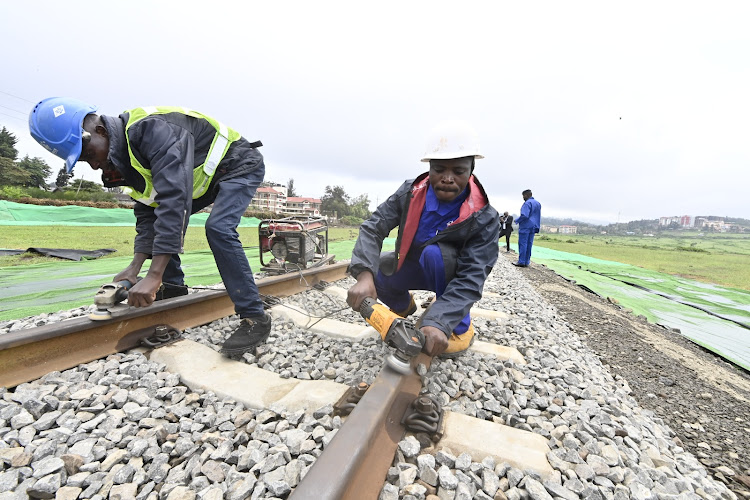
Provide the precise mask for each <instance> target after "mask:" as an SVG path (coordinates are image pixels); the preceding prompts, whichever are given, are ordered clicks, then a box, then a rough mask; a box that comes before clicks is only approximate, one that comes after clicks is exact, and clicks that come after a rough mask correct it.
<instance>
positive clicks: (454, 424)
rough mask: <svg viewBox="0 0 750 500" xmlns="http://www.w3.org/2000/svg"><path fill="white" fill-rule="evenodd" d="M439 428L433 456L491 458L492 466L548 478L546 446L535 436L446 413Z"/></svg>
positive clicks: (547, 449) (540, 438) (544, 441)
mask: <svg viewBox="0 0 750 500" xmlns="http://www.w3.org/2000/svg"><path fill="white" fill-rule="evenodd" d="M443 424H444V425H443V438H442V439H441V440H440V441H439V442H438V443H437V444H436V445H435V451H436V452H437V451H439V450H445V451H447V452H450V453H451V454H453V455H455V456H458V455H460V454H461V453H468V454H469V455H471V459H472V460H473V461H475V462H481V461H482V460H483V459H484V458H485V457H488V456H491V457H494V459H495V462H496V463H501V462H507V463H509V464H511V465H512V466H513V467H516V468H518V469H521V470H526V469H531V470H534V471H536V472H538V473H539V474H540V475H541V476H542V477H547V476H549V475H550V474H552V466H551V465H550V464H549V462H548V461H547V453H549V451H550V450H549V446H548V445H547V440H546V439H544V438H543V437H542V436H540V435H539V434H535V433H533V432H528V431H522V430H520V429H515V428H513V427H508V426H507V425H501V424H496V423H493V422H489V421H487V420H481V419H478V418H474V417H468V416H466V415H461V414H460V413H453V412H450V411H449V412H445V415H444V417H443Z"/></svg>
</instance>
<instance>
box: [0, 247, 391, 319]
mask: <svg viewBox="0 0 750 500" xmlns="http://www.w3.org/2000/svg"><path fill="white" fill-rule="evenodd" d="M394 244H395V239H393V238H389V239H387V240H386V241H385V242H384V245H383V249H384V250H392V249H393V247H394ZM353 248H354V241H334V242H329V244H328V252H329V254H332V255H335V256H336V260H338V261H341V260H348V259H350V258H351V255H352V249H353ZM245 254H246V255H247V257H248V260H249V261H250V267H251V268H252V269H253V271H255V272H257V271H260V258H259V256H258V247H252V248H246V249H245ZM264 258H265V259H266V260H267V258H266V257H264ZM180 259H181V260H182V268H183V270H184V272H185V283H186V284H187V285H188V286H196V287H197V286H208V285H213V284H216V283H220V282H221V276H219V270H218V269H217V268H216V263H215V262H214V257H213V254H212V253H211V251H210V250H202V251H195V252H186V253H184V254H182V255H180ZM131 260H132V256H123V257H112V258H108V259H100V260H88V261H80V262H51V263H44V264H32V265H28V266H12V267H0V283H2V287H0V320H8V319H17V318H24V317H27V316H36V315H39V314H44V313H53V312H57V311H60V310H67V309H73V308H76V307H81V306H87V305H90V304H93V302H94V294H95V293H96V291H97V290H98V289H99V287H100V286H101V285H102V284H104V283H109V282H111V281H112V278H113V277H114V276H115V275H116V274H117V273H119V272H120V271H122V270H123V269H125V267H127V265H128V264H130V261H131ZM147 265H148V264H147ZM145 271H146V269H144V270H143V272H141V276H143V275H144V274H145Z"/></svg>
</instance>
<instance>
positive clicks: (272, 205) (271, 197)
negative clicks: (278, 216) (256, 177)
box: [250, 186, 286, 213]
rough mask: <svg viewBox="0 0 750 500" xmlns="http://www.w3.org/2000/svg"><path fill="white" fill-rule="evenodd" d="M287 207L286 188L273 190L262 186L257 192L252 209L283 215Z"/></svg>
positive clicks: (251, 204)
mask: <svg viewBox="0 0 750 500" xmlns="http://www.w3.org/2000/svg"><path fill="white" fill-rule="evenodd" d="M285 205H286V188H284V190H283V191H282V190H280V189H279V188H278V187H276V188H272V187H268V186H261V187H259V188H258V189H257V191H255V196H254V197H253V201H251V202H250V207H251V208H253V209H255V210H259V211H262V212H274V213H281V212H282V211H283V209H284V206H285Z"/></svg>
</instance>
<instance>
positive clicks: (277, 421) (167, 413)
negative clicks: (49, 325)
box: [0, 259, 736, 500]
mask: <svg viewBox="0 0 750 500" xmlns="http://www.w3.org/2000/svg"><path fill="white" fill-rule="evenodd" d="M353 283H354V281H353V280H352V279H346V280H343V281H342V282H339V283H337V285H339V286H343V287H344V288H347V287H348V286H350V285H351V284H353ZM485 292H492V293H486V294H485V295H484V297H483V299H482V300H481V301H480V302H479V303H478V304H477V307H480V308H483V309H490V310H497V311H503V312H506V313H508V314H509V315H510V316H509V317H510V319H509V320H507V321H498V320H486V319H482V318H476V319H475V320H474V325H475V329H476V332H477V335H478V339H479V340H483V341H486V342H494V343H498V344H502V345H508V346H513V347H516V348H517V349H518V350H519V351H520V352H521V353H522V354H523V355H524V358H525V359H526V361H527V364H526V365H516V364H515V363H513V362H511V361H500V360H498V359H496V358H493V357H490V356H486V355H480V354H476V353H467V354H465V355H464V356H462V357H460V358H457V359H454V360H441V359H436V360H434V361H433V363H432V366H431V367H430V369H429V370H426V369H424V367H420V368H419V373H420V375H421V376H422V380H423V392H425V393H428V394H430V395H431V396H433V397H434V398H436V399H437V400H438V401H440V402H441V403H442V404H443V405H444V408H445V409H446V410H449V411H453V412H458V413H462V414H465V415H470V416H472V417H476V418H480V419H484V420H488V421H493V422H497V423H501V424H505V425H510V426H513V427H516V428H519V429H523V430H527V431H531V432H535V433H537V434H540V435H542V436H544V437H545V438H546V439H547V440H548V444H549V447H550V452H549V454H548V457H547V458H548V460H549V462H550V464H551V465H552V467H553V469H554V472H553V474H552V475H551V476H549V477H546V478H542V477H540V476H539V475H538V474H537V473H535V472H533V471H524V470H518V469H515V468H513V467H511V466H510V465H508V464H505V463H495V462H494V460H493V459H492V458H489V457H488V458H486V459H484V460H483V461H481V462H474V461H472V460H471V458H470V457H469V456H468V455H466V454H459V455H457V456H456V455H453V454H451V453H450V451H449V450H447V451H441V452H438V453H437V454H435V455H433V454H428V453H425V450H424V448H423V444H424V440H423V439H419V438H420V436H416V437H415V436H408V437H406V438H405V439H404V440H403V441H401V442H400V443H399V449H398V451H397V455H396V457H395V460H394V463H393V466H392V467H391V469H390V470H389V472H388V476H387V478H386V483H385V484H384V487H383V489H382V491H381V494H380V498H381V499H383V500H386V499H394V500H395V499H401V498H403V499H408V500H414V499H418V500H421V499H429V500H435V499H436V498H437V499H442V500H458V499H471V498H475V499H510V500H521V499H548V498H549V499H551V498H562V499H575V498H585V499H590V498H593V499H597V498H601V499H628V498H633V499H643V500H645V499H672V498H674V499H700V498H703V499H715V498H727V499H731V498H736V496H735V495H734V494H733V493H732V492H731V491H729V490H728V489H727V488H726V486H725V485H724V484H722V483H720V482H718V481H715V480H713V479H712V478H710V477H709V476H708V474H707V472H706V470H705V468H704V467H703V466H702V465H701V464H700V463H699V462H698V460H697V459H696V458H695V457H694V456H693V455H692V454H690V453H688V452H687V451H685V450H684V449H683V448H682V447H681V446H680V443H679V440H678V439H676V438H675V433H674V432H673V431H672V430H671V429H670V428H669V427H668V426H667V425H665V424H664V422H663V421H662V420H661V419H659V418H658V417H656V416H655V415H654V414H653V413H652V412H650V411H647V410H644V409H642V408H641V407H640V406H639V405H638V403H637V401H635V400H634V399H633V397H632V396H631V391H630V388H629V387H628V383H627V381H626V380H623V379H620V378H617V377H612V375H611V374H610V373H609V372H608V370H607V369H606V368H605V367H604V366H603V365H602V363H601V362H600V360H599V359H598V358H597V357H596V356H595V355H594V354H593V352H592V351H591V350H590V349H589V348H588V347H587V346H586V345H585V343H584V342H583V341H582V340H581V339H580V338H579V337H578V336H577V334H576V333H575V332H573V330H572V329H571V328H570V326H569V325H568V324H567V323H566V322H565V321H563V320H562V319H561V318H559V317H558V315H557V313H556V311H555V309H554V307H552V306H551V305H550V304H549V303H547V302H546V301H545V300H544V299H543V298H542V297H541V296H540V295H539V294H538V293H536V291H535V290H534V289H533V288H532V287H531V286H530V285H529V283H528V282H527V281H526V280H525V278H524V277H523V276H522V274H521V273H520V272H519V271H518V270H516V269H515V268H513V267H512V266H510V264H509V263H508V262H507V261H505V260H504V259H500V260H499V261H498V264H497V266H496V268H495V270H494V271H493V273H492V274H491V276H490V278H489V279H488V281H487V283H486V285H485ZM429 296H430V294H427V293H421V292H420V293H419V294H418V298H419V299H422V300H425V299H427V298H429ZM282 303H283V304H284V306H286V307H293V308H296V309H298V310H302V311H307V312H308V313H309V314H311V315H313V316H316V317H321V318H322V317H329V318H332V319H338V320H342V321H347V322H358V323H361V324H362V325H364V324H365V323H364V321H363V320H362V319H361V317H359V315H358V314H356V313H354V312H353V311H351V309H349V308H348V307H347V306H346V303H345V302H344V301H343V300H342V299H339V298H335V297H334V296H332V295H328V294H326V293H325V290H322V291H321V290H310V291H308V292H306V293H304V294H299V295H296V296H294V297H290V298H288V299H284V300H283V301H282ZM88 309H89V308H80V309H78V310H75V311H69V312H65V313H58V314H56V315H47V316H46V317H43V318H42V317H37V318H26V319H24V320H19V321H14V322H6V323H5V324H0V332H3V330H5V331H14V330H16V329H20V328H28V327H31V326H39V325H41V324H44V323H46V322H48V321H59V320H60V319H62V318H63V317H65V316H75V315H83V314H88V312H89V310H88ZM419 312H421V311H418V313H419ZM416 318H417V315H416V314H415V315H414V316H413V319H415V320H416ZM238 321H239V320H238V318H237V317H229V318H225V319H222V320H219V321H215V322H213V323H211V324H209V325H205V326H202V327H198V328H192V329H189V330H187V331H186V332H185V337H187V338H189V339H191V340H194V341H197V342H200V343H203V344H205V345H209V346H211V347H212V348H214V349H217V350H218V349H219V348H220V346H221V343H222V342H223V341H224V340H225V339H226V338H227V337H228V336H229V335H230V334H231V332H232V331H233V330H234V328H236V326H237V325H238ZM387 355H388V348H387V347H385V346H383V345H382V343H381V342H380V341H379V340H366V341H363V342H359V343H351V342H343V341H340V340H334V339H331V338H328V337H325V336H323V335H320V334H316V333H312V332H310V331H309V330H305V329H303V328H300V327H298V326H297V325H295V324H294V323H291V322H288V321H281V320H275V321H274V325H273V331H272V334H271V336H270V338H269V340H268V341H267V343H266V344H264V345H263V346H261V347H260V348H259V349H258V350H257V352H256V353H255V355H249V354H246V355H245V356H244V358H243V360H244V362H246V363H249V364H253V365H256V366H258V367H260V368H263V369H266V370H270V371H273V372H276V373H278V374H279V375H280V376H281V377H288V378H291V377H294V378H298V379H302V380H311V379H325V380H333V381H336V382H340V383H343V384H347V385H354V384H356V383H358V382H360V381H364V382H367V383H370V382H372V381H373V380H374V378H375V377H376V376H377V373H378V371H379V370H380V367H381V366H382V364H383V362H384V360H385V357H386V356H387ZM0 391H2V392H1V393H0V395H1V396H2V399H0V500H5V499H11V498H14V499H15V498H27V496H28V497H32V498H53V497H54V495H55V494H57V495H58V498H96V499H99V498H133V497H135V498H139V499H157V498H158V499H169V500H175V499H183V498H186V499H187V498H199V499H218V498H248V497H249V498H286V497H287V496H288V494H289V492H290V491H291V490H292V489H293V488H294V487H295V486H296V485H297V484H298V482H299V480H300V478H301V477H304V473H305V472H306V470H307V469H308V468H309V467H310V466H311V464H312V463H313V462H314V460H315V458H316V457H317V456H319V455H320V453H322V450H323V448H324V446H325V444H326V443H327V442H329V441H330V439H331V438H332V437H333V436H334V435H335V432H336V430H337V429H338V427H339V426H340V425H341V420H340V419H339V418H338V417H333V416H332V412H331V408H330V406H328V407H325V408H322V409H320V410H319V411H317V412H315V413H314V414H312V415H305V414H304V413H303V412H298V413H293V414H290V413H288V412H285V411H284V410H283V409H280V408H277V409H268V410H262V411H256V410H248V409H245V408H243V407H242V405H240V404H237V403H235V402H233V401H229V400H220V399H219V398H217V397H216V396H215V395H213V394H212V393H199V392H192V391H190V390H189V389H187V388H186V387H184V386H182V385H181V384H180V382H179V376H178V375H176V374H170V373H167V372H165V371H164V367H163V366H162V365H159V364H157V363H153V362H150V361H149V360H148V359H147V358H146V356H144V355H143V354H141V353H136V352H131V353H126V354H116V355H112V356H109V357H108V358H106V359H103V360H99V361H95V362H92V363H88V364H86V365H81V366H79V367H77V368H75V369H72V370H67V371H65V372H62V373H59V372H54V373H50V374H48V375H46V376H45V377H43V378H42V379H40V380H38V381H35V382H32V383H28V384H22V385H20V386H18V387H17V388H16V389H15V390H14V391H8V390H5V389H0ZM63 495H64V496H63Z"/></svg>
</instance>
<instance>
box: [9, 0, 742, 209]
mask: <svg viewBox="0 0 750 500" xmlns="http://www.w3.org/2000/svg"><path fill="white" fill-rule="evenodd" d="M748 20H750V3H748V2H744V1H743V2H690V1H687V2H686V1H675V2H666V1H665V2H653V1H647V2H639V1H631V2H619V3H614V2H600V1H596V2H558V1H555V2H533V3H532V2H523V3H521V2H513V3H511V2H494V1H493V2H457V1H456V2H439V1H429V2H418V1H403V0H401V1H393V2H391V1H378V2H351V1H347V2H326V1H318V2H309V1H306V2H236V3H232V2H222V1H212V2H189V1H180V2H168V1H164V2H151V1H128V2H125V1H120V2H117V1H111V2H106V1H97V2H88V1H76V2H58V1H34V2H2V3H0V46H2V47H3V58H2V63H1V64H2V75H3V76H2V78H0V125H4V126H6V127H8V128H9V129H10V130H11V131H12V132H14V133H15V134H16V135H17V137H18V138H19V144H18V145H17V147H18V149H19V151H20V153H21V155H24V154H29V155H30V156H40V157H42V158H44V159H45V160H46V161H47V162H48V163H49V164H50V165H52V166H53V170H54V171H55V172H56V171H57V169H58V168H59V166H61V165H62V161H61V160H59V159H57V158H56V157H54V156H51V155H49V154H47V153H46V152H45V151H44V150H43V149H42V148H41V147H40V146H38V145H37V144H36V143H35V142H34V141H33V139H31V137H30V136H29V135H28V128H27V116H28V111H29V110H30V108H31V107H32V106H33V105H34V104H35V103H36V102H37V101H39V100H41V99H43V98H45V97H50V96H71V97H76V98H79V99H82V100H84V101H87V102H90V103H92V104H95V105H97V106H99V110H100V112H102V113H103V114H110V115H112V114H118V113H120V112H121V111H123V110H125V109H128V108H132V107H137V106H146V105H179V106H186V107H191V108H193V109H197V110H199V111H202V112H204V113H206V114H208V115H211V116H214V117H216V118H217V119H219V120H221V121H223V122H225V123H227V124H228V125H230V126H232V127H234V128H235V129H237V130H239V131H240V132H241V133H242V134H243V135H245V136H246V137H248V138H253V139H254V138H259V139H261V140H262V141H263V143H264V144H265V145H264V147H263V148H262V149H261V151H262V152H263V154H264V156H265V158H266V165H267V169H266V180H272V181H275V182H279V183H286V182H287V181H288V180H289V179H290V178H293V179H294V184H295V188H296V190H297V191H298V192H299V193H300V194H301V195H302V196H314V197H320V196H322V195H323V193H324V190H325V187H326V186H327V185H331V186H335V185H340V186H343V187H344V188H345V190H346V191H347V193H349V194H350V195H351V196H357V195H360V194H365V193H366V194H368V195H369V197H370V200H372V205H373V208H374V206H375V203H376V202H382V201H384V199H385V198H386V197H387V196H388V195H390V194H391V193H392V192H393V191H395V189H396V188H397V187H398V186H399V185H400V184H401V182H402V181H403V180H405V179H407V178H412V177H415V176H416V175H418V174H419V173H421V172H423V171H424V170H425V164H423V163H420V162H419V159H420V157H421V154H422V153H423V151H424V144H425V139H426V136H427V133H428V132H429V130H430V129H431V128H432V126H433V125H434V124H435V123H437V122H438V121H440V120H442V119H447V118H450V119H455V118H459V119H465V120H467V121H469V122H470V123H472V124H473V125H474V127H475V128H476V129H477V131H478V133H479V135H480V139H481V142H482V150H483V153H484V155H485V159H483V160H479V161H478V163H477V168H476V171H475V173H476V175H477V177H478V178H479V179H480V181H481V182H482V183H483V185H484V186H485V188H486V190H487V192H488V194H489V196H490V200H491V202H492V204H493V205H494V206H495V207H496V208H497V209H498V210H500V211H501V212H502V211H505V210H508V211H509V212H511V213H514V212H518V209H519V207H520V205H521V203H522V198H521V191H522V190H523V189H526V188H531V189H532V190H533V191H534V196H535V198H536V199H538V200H539V201H540V202H541V203H542V207H543V214H544V215H549V216H556V217H574V218H578V219H581V220H587V221H599V222H616V221H618V220H619V221H622V222H624V221H628V220H636V219H643V218H657V217H659V216H665V215H682V214H689V215H726V216H732V217H745V218H750V202H748V201H747V199H748V196H747V191H748V186H750V173H749V171H748V170H749V169H748V167H750V147H749V145H750V55H749V54H750V30H749V29H748V28H747V26H748V23H749V21H748ZM74 172H75V174H76V176H77V177H79V176H81V175H83V176H84V178H86V179H89V180H98V177H97V176H96V175H95V174H93V172H92V171H91V170H90V169H89V168H88V165H86V164H79V165H78V166H77V167H76V169H75V171H74Z"/></svg>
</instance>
